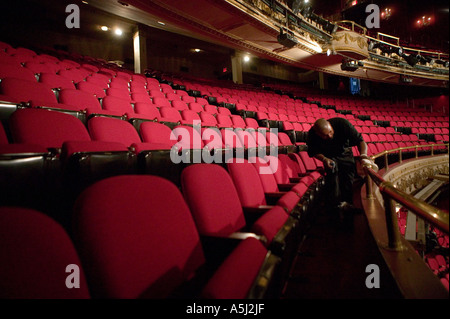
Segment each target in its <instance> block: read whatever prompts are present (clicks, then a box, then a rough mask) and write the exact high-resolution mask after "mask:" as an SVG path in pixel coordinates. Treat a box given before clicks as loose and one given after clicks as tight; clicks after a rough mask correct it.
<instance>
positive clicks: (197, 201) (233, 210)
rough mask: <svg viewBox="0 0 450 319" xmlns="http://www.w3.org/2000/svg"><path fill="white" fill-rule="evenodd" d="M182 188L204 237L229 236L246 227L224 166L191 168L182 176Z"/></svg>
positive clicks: (211, 165)
mask: <svg viewBox="0 0 450 319" xmlns="http://www.w3.org/2000/svg"><path fill="white" fill-rule="evenodd" d="M181 187H182V192H183V194H184V197H185V199H186V202H187V203H188V205H189V207H190V210H191V212H192V215H193V217H194V220H195V222H196V225H197V229H198V231H199V233H200V234H201V235H206V236H217V235H219V236H228V235H230V234H231V233H233V232H236V231H239V230H241V229H242V228H243V227H245V218H244V214H243V210H242V207H241V204H240V201H239V196H238V194H237V191H236V188H235V186H234V184H233V181H232V179H231V178H230V176H229V175H228V173H227V171H226V170H225V169H224V168H223V167H222V166H220V165H217V164H194V165H190V166H188V167H187V168H185V169H184V170H183V171H182V173H181Z"/></svg>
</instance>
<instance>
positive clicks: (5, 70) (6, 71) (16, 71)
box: [0, 62, 37, 82]
mask: <svg viewBox="0 0 450 319" xmlns="http://www.w3.org/2000/svg"><path fill="white" fill-rule="evenodd" d="M8 77H11V78H17V79H22V80H25V81H32V82H33V81H34V82H37V79H36V77H35V76H34V73H33V71H31V70H29V69H27V68H25V67H22V66H21V65H20V64H17V65H16V64H10V63H4V62H0V79H4V78H8Z"/></svg>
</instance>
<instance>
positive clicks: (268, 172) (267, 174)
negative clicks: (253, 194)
mask: <svg viewBox="0 0 450 319" xmlns="http://www.w3.org/2000/svg"><path fill="white" fill-rule="evenodd" d="M248 160H249V162H250V163H252V164H253V166H254V167H255V168H256V171H257V172H258V175H259V178H260V180H261V184H262V186H263V189H264V192H265V193H273V192H279V189H278V184H277V180H276V179H275V176H274V174H273V172H272V168H271V167H270V165H269V163H268V162H267V161H266V160H265V159H262V158H260V157H257V156H254V157H250V158H249V159H248Z"/></svg>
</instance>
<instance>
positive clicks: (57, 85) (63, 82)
mask: <svg viewBox="0 0 450 319" xmlns="http://www.w3.org/2000/svg"><path fill="white" fill-rule="evenodd" d="M39 82H41V83H43V84H45V85H47V86H49V87H50V88H52V89H57V90H62V89H76V87H75V84H74V83H73V82H72V81H70V80H69V79H67V78H65V77H63V76H61V75H58V74H53V73H41V75H40V76H39Z"/></svg>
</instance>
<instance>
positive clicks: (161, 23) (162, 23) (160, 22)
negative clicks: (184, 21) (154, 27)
mask: <svg viewBox="0 0 450 319" xmlns="http://www.w3.org/2000/svg"><path fill="white" fill-rule="evenodd" d="M158 23H159V24H160V25H166V24H165V23H164V22H162V21H158Z"/></svg>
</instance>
